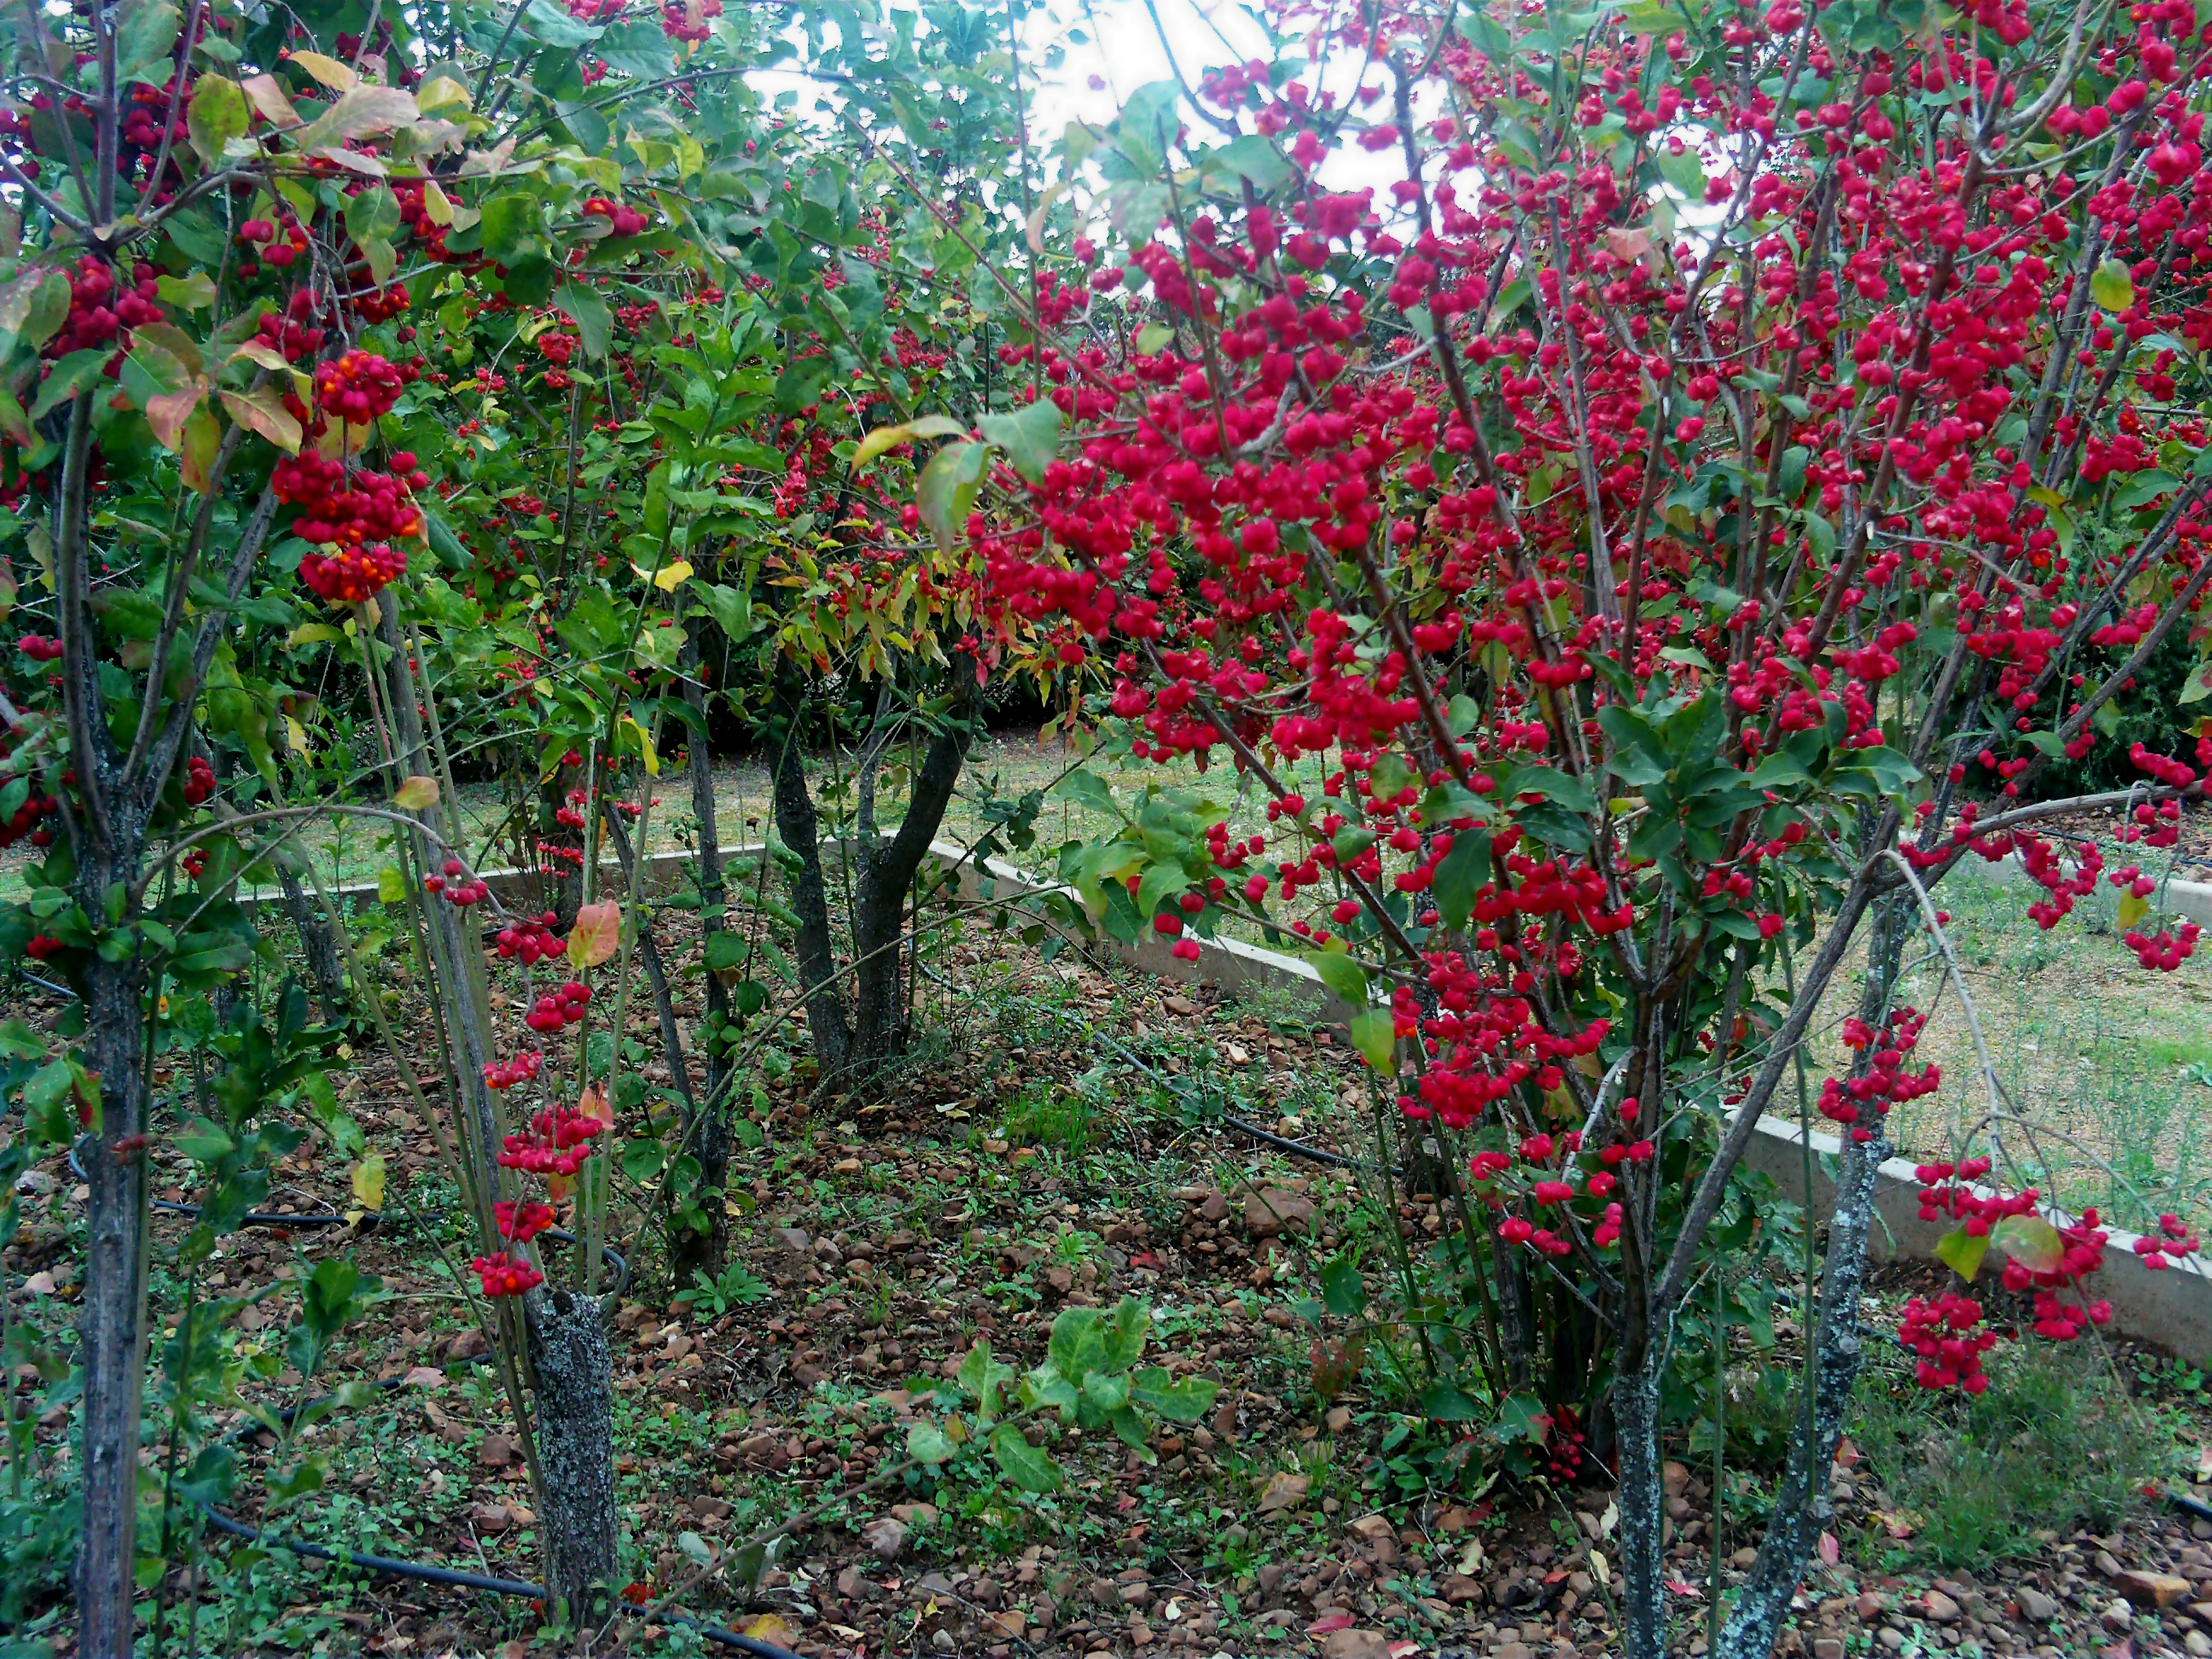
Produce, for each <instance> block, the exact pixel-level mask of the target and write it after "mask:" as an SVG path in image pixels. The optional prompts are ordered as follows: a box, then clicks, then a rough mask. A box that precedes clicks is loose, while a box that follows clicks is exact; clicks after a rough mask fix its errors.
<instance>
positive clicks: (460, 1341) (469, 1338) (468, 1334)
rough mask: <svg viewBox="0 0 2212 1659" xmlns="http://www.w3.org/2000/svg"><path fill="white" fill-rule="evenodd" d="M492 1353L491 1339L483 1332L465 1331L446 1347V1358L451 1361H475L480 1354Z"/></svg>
mask: <svg viewBox="0 0 2212 1659" xmlns="http://www.w3.org/2000/svg"><path fill="white" fill-rule="evenodd" d="M489 1352H491V1339H490V1338H489V1337H488V1336H486V1335H485V1334H483V1332H482V1331H478V1330H466V1331H463V1332H462V1333H461V1334H459V1336H457V1337H455V1338H454V1339H453V1341H451V1342H450V1343H448V1344H447V1347H446V1358H448V1359H451V1360H456V1361H458V1360H464V1359H474V1358H476V1357H477V1355H478V1354H482V1353H489Z"/></svg>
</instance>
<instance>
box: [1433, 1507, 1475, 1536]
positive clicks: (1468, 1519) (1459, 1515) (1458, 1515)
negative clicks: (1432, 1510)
mask: <svg viewBox="0 0 2212 1659" xmlns="http://www.w3.org/2000/svg"><path fill="white" fill-rule="evenodd" d="M1474 1526H1475V1520H1474V1511H1473V1510H1470V1509H1468V1507H1467V1506H1466V1505H1465V1504H1453V1505H1452V1506H1451V1507H1450V1508H1449V1509H1448V1510H1445V1511H1444V1512H1443V1514H1442V1515H1440V1516H1437V1531H1438V1532H1449V1533H1462V1532H1472V1531H1474Z"/></svg>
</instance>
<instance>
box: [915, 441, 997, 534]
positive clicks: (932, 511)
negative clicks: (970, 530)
mask: <svg viewBox="0 0 2212 1659" xmlns="http://www.w3.org/2000/svg"><path fill="white" fill-rule="evenodd" d="M989 453H990V449H989V447H988V446H987V445H985V444H979V443H958V444H947V445H945V447H944V448H942V449H940V450H939V451H938V452H937V453H936V454H934V455H933V456H931V457H930V460H929V465H927V466H926V467H924V468H922V470H921V479H920V480H919V481H918V482H917V483H915V490H914V501H915V506H916V507H920V508H921V521H922V522H923V523H924V524H926V525H927V526H929V529H930V533H931V534H932V535H933V536H935V537H936V538H937V544H938V546H939V547H940V548H943V549H945V550H947V551H948V552H949V551H950V550H951V547H952V544H953V543H954V542H955V541H956V540H957V539H958V538H960V537H961V536H963V535H964V534H966V533H967V526H968V514H969V511H970V510H971V509H973V507H975V492H976V491H977V490H978V489H981V487H982V483H983V463H984V461H985V459H987V457H988V455H989Z"/></svg>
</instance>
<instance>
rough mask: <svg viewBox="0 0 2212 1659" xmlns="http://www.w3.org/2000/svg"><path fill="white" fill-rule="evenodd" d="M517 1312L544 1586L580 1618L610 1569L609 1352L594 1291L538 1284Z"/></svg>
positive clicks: (612, 1514)
mask: <svg viewBox="0 0 2212 1659" xmlns="http://www.w3.org/2000/svg"><path fill="white" fill-rule="evenodd" d="M523 1312H524V1317H525V1322H526V1326H527V1328H528V1330H529V1333H530V1367H531V1370H532V1372H533V1373H534V1374H535V1376H536V1377H537V1381H538V1467H539V1468H540V1469H541V1470H542V1471H543V1472H544V1477H545V1490H544V1493H543V1499H544V1506H545V1512H544V1515H542V1516H539V1518H538V1526H539V1530H540V1532H541V1533H542V1534H543V1535H544V1540H545V1587H546V1589H548V1590H549V1591H550V1592H551V1593H552V1594H553V1595H555V1596H557V1597H559V1598H560V1599H562V1600H563V1601H567V1602H568V1617H569V1619H570V1620H571V1621H572V1622H578V1623H580V1622H581V1621H582V1620H584V1619H585V1618H586V1616H587V1615H588V1614H589V1613H590V1611H591V1607H592V1591H593V1589H595V1588H596V1587H598V1586H600V1585H603V1584H605V1583H607V1582H608V1581H609V1580H610V1579H611V1578H612V1577H614V1571H615V1457H614V1444H615V1439H614V1436H615V1424H614V1397H615V1395H614V1388H615V1378H614V1358H613V1355H612V1354H611V1352H609V1350H608V1346H607V1329H606V1323H605V1320H604V1319H603V1318H602V1317H601V1316H600V1313H599V1302H598V1299H597V1298H596V1297H588V1296H585V1295H582V1294H580V1293H579V1292H574V1291H566V1290H552V1291H548V1290H545V1289H544V1288H543V1287H541V1288H539V1289H538V1290H534V1291H531V1292H530V1293H529V1295H528V1296H527V1297H525V1298H524V1304H523Z"/></svg>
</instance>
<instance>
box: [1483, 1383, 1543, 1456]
mask: <svg viewBox="0 0 2212 1659" xmlns="http://www.w3.org/2000/svg"><path fill="white" fill-rule="evenodd" d="M1551 1431H1552V1414H1551V1413H1549V1412H1547V1411H1546V1410H1545V1409H1544V1402H1543V1401H1541V1400H1539V1399H1537V1398H1536V1397H1535V1396H1534V1395H1525V1394H1516V1395H1513V1396H1511V1397H1510V1399H1508V1400H1507V1401H1505V1403H1504V1405H1502V1406H1500V1407H1498V1428H1497V1431H1496V1433H1497V1436H1498V1439H1499V1440H1500V1441H1501V1442H1504V1443H1507V1444H1509V1445H1510V1443H1513V1442H1514V1441H1516V1440H1526V1441H1528V1442H1529V1443H1531V1444H1533V1445H1540V1446H1541V1444H1543V1443H1544V1437H1545V1436H1546V1435H1547V1434H1549V1433H1551Z"/></svg>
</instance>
